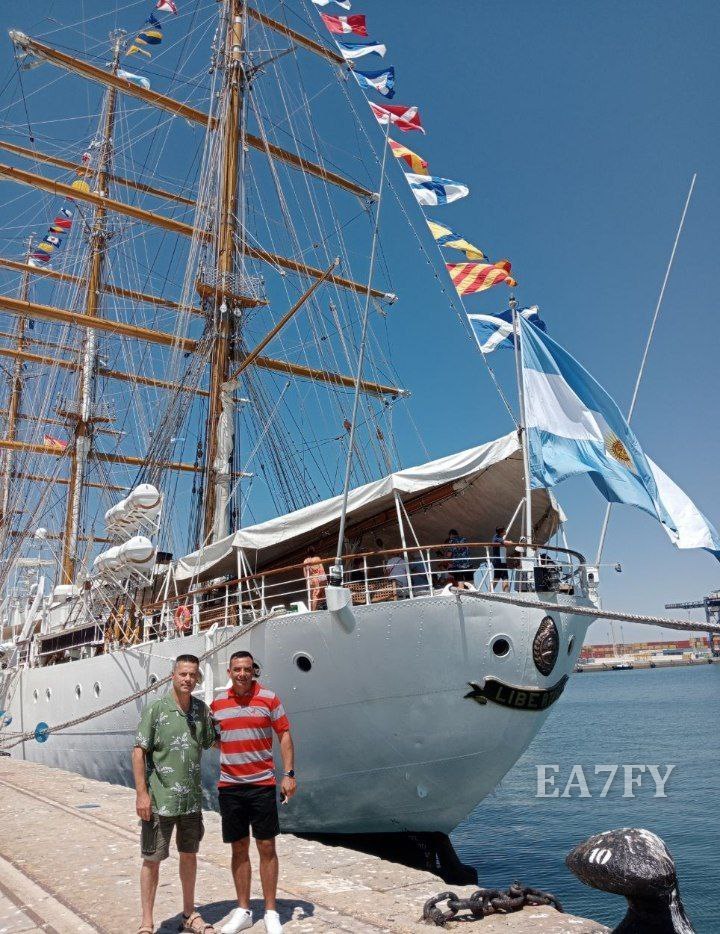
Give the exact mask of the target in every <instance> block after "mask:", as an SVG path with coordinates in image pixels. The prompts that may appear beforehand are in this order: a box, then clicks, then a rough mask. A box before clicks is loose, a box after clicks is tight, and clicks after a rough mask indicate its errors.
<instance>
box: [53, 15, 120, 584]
mask: <svg viewBox="0 0 720 934" xmlns="http://www.w3.org/2000/svg"><path fill="white" fill-rule="evenodd" d="M123 35H124V33H122V32H120V31H117V32H115V33H113V34H112V36H111V38H112V40H113V61H112V65H111V72H112V74H113V75H114V74H116V73H117V70H118V65H119V62H120V53H121V51H122V37H123ZM116 106H117V90H116V88H114V87H112V86H110V87H108V89H107V91H106V92H105V108H104V111H105V119H104V126H103V130H102V135H101V138H100V149H99V155H98V165H97V172H96V190H97V191H98V192H99V193H101V194H103V195H106V194H107V190H108V182H109V178H110V175H111V173H112V153H113V132H114V129H115V114H116ZM107 239H108V236H107V210H106V208H105V207H104V206H103V205H101V204H100V205H97V206H96V207H95V210H94V213H93V220H92V228H91V232H90V251H89V253H90V255H89V266H88V276H87V287H86V291H85V314H86V315H87V316H88V317H90V318H95V317H97V315H98V314H99V311H100V295H101V292H102V273H103V264H104V260H105V249H106V246H107ZM97 342H98V333H97V330H96V329H95V328H87V329H86V331H85V340H84V342H83V356H82V363H81V369H80V382H79V385H78V393H77V400H76V406H75V407H74V409H73V411H72V412H66V413H64V414H65V415H66V417H68V418H71V419H72V420H73V422H74V425H73V426H72V434H73V437H72V440H71V444H70V448H69V450H70V479H69V484H68V491H67V499H66V504H65V528H64V534H63V540H62V559H61V578H62V582H63V583H66V584H70V583H72V581H73V578H74V576H75V565H76V558H77V555H76V552H77V546H78V542H79V537H80V514H81V507H82V495H83V489H84V486H85V476H86V472H87V463H88V457H89V454H90V447H91V444H92V432H93V417H94V413H93V404H94V400H95V376H96V372H95V371H96V363H97V359H96V358H97Z"/></svg>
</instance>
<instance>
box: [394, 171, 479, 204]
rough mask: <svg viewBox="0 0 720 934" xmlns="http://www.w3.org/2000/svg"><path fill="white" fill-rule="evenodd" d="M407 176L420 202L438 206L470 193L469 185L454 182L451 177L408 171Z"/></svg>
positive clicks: (457, 199)
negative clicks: (417, 173)
mask: <svg viewBox="0 0 720 934" xmlns="http://www.w3.org/2000/svg"><path fill="white" fill-rule="evenodd" d="M405 178H406V179H407V182H408V185H409V186H410V187H411V188H412V190H413V194H414V195H415V198H416V199H417V201H418V204H422V205H425V206H427V207H436V206H437V205H438V204H451V203H452V202H453V201H459V200H460V198H466V197H467V196H468V195H469V194H470V189H469V188H468V186H467V185H462V184H460V182H453V181H451V180H450V179H449V178H436V177H435V176H434V175H415V174H414V173H412V172H406V173H405Z"/></svg>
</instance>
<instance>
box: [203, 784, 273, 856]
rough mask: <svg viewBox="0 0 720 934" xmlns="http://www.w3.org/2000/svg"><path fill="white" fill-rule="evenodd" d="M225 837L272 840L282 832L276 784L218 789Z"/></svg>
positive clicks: (224, 839)
mask: <svg viewBox="0 0 720 934" xmlns="http://www.w3.org/2000/svg"><path fill="white" fill-rule="evenodd" d="M218 798H219V800H220V817H221V818H222V838H223V842H224V843H235V842H236V841H237V840H243V839H244V838H245V837H247V836H249V835H250V827H252V832H253V837H255V839H256V840H272V838H273V837H277V835H278V834H279V833H280V820H279V819H278V808H277V789H276V787H275V785H238V786H237V788H220V789H218Z"/></svg>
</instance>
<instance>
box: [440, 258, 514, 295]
mask: <svg viewBox="0 0 720 934" xmlns="http://www.w3.org/2000/svg"><path fill="white" fill-rule="evenodd" d="M445 268H446V269H447V271H448V273H449V274H450V278H451V279H452V281H453V285H454V286H455V288H456V289H457V293H458V295H472V294H473V293H474V292H484V291H485V289H491V288H492V287H493V286H494V285H500V283H501V282H504V283H505V284H506V285H509V286H510V288H513V286H516V285H517V282H516V281H515V279H513V278H512V277H511V275H510V268H511V267H510V263H509V261H508V260H506V259H503V260H500V262H499V263H492V264H490V263H445Z"/></svg>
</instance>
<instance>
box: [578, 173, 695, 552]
mask: <svg viewBox="0 0 720 934" xmlns="http://www.w3.org/2000/svg"><path fill="white" fill-rule="evenodd" d="M696 179H697V172H695V174H694V175H693V177H692V181H691V182H690V188H689V190H688V193H687V198H686V199H685V206H684V207H683V212H682V216H681V218H680V223H679V224H678V229H677V233H676V234H675V242H674V243H673V248H672V251H671V253H670V259H669V260H668V264H667V268H666V270H665V278H664V279H663V283H662V287H661V288H660V294H659V296H658V300H657V304H656V305H655V313H654V314H653V317H652V323H651V324H650V331H649V332H648V336H647V341H646V342H645V350H644V351H643V355H642V360H641V362H640V369H639V370H638V375H637V379H636V380H635V388H634V389H633V394H632V399H631V400H630V408H629V409H628V414H627V423H628V425H629V424H630V422H631V421H632V417H633V412H634V411H635V403H636V402H637V397H638V391H639V389H640V383H641V382H642V378H643V374H644V372H645V364H646V363H647V358H648V354H649V353H650V345H651V344H652V339H653V335H654V334H655V325H656V324H657V321H658V317H659V315H660V308H661V307H662V303H663V298H664V297H665V288H666V286H667V284H668V279H669V278H670V272H671V270H672V265H673V262H674V260H675V252H676V251H677V247H678V243H679V242H680V236H681V235H682V232H683V227H684V226H685V215H686V214H687V211H688V207H689V206H690V199H691V198H692V193H693V189H694V188H695V180H696ZM611 510H612V503H608V504H607V506H606V507H605V518H604V519H603V524H602V529H601V530H600V540H599V541H598V550H597V557H596V558H595V563H596V564H600V561H601V559H602V553H603V548H604V547H605V536H606V535H607V529H608V523H609V522H610V512H611Z"/></svg>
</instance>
